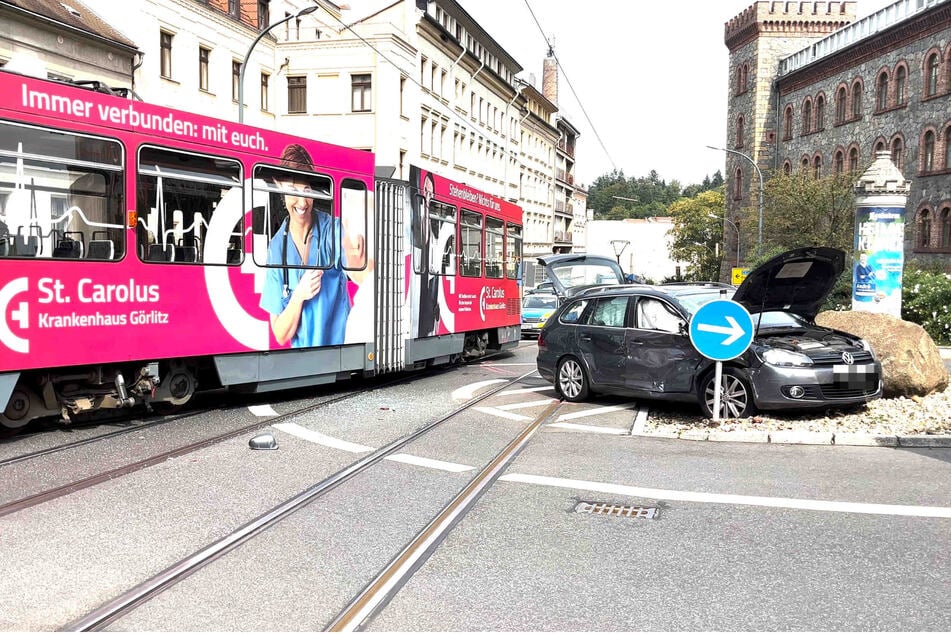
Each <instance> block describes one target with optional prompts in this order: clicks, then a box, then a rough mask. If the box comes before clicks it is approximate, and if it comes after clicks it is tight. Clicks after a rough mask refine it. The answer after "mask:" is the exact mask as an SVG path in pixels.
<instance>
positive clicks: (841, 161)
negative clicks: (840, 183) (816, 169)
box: [832, 150, 845, 176]
mask: <svg viewBox="0 0 951 634" xmlns="http://www.w3.org/2000/svg"><path fill="white" fill-rule="evenodd" d="M832 170H833V171H834V172H835V175H836V176H839V175H840V174H842V172H844V171H845V152H843V151H842V150H836V151H835V155H834V156H833V157H832Z"/></svg>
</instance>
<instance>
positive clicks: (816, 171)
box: [812, 154, 822, 179]
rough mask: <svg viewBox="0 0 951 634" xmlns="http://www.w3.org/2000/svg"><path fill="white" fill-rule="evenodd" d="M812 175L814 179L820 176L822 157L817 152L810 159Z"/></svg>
mask: <svg viewBox="0 0 951 634" xmlns="http://www.w3.org/2000/svg"><path fill="white" fill-rule="evenodd" d="M812 177H813V178H815V179H819V178H822V157H821V156H819V155H818V154H816V155H815V157H814V158H813V159H812Z"/></svg>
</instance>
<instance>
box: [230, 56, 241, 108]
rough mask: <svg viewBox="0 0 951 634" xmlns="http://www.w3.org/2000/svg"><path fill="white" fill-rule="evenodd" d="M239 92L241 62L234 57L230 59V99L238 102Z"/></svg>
mask: <svg viewBox="0 0 951 634" xmlns="http://www.w3.org/2000/svg"><path fill="white" fill-rule="evenodd" d="M240 92H241V62H239V61H238V60H236V59H233V60H231V100H232V101H234V102H235V103H238V95H239V94H240Z"/></svg>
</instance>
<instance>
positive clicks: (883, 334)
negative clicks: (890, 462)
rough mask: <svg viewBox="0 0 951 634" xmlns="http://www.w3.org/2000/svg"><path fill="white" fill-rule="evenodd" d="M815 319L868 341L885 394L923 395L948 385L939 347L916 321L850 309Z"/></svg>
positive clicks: (889, 395) (817, 321)
mask: <svg viewBox="0 0 951 634" xmlns="http://www.w3.org/2000/svg"><path fill="white" fill-rule="evenodd" d="M816 323H817V324H819V325H820V326H825V327H827V328H835V329H836V330H843V331H845V332H848V333H852V334H853V335H858V336H859V337H862V338H863V339H865V340H866V341H868V342H869V343H870V344H871V345H872V349H873V350H874V351H875V356H876V357H877V358H878V360H879V361H880V362H881V363H882V374H883V377H882V378H883V392H884V396H885V397H886V398H889V397H894V396H925V395H927V394H931V393H932V392H935V391H943V390H944V389H945V388H946V387H948V370H947V368H945V367H944V361H943V360H942V359H941V351H940V350H938V346H937V345H935V342H934V340H932V339H931V336H930V335H929V334H928V333H927V332H926V331H925V329H924V328H922V327H921V326H919V325H918V324H915V323H912V322H910V321H904V320H902V319H898V318H897V317H892V316H891V315H884V314H880V313H866V312H860V311H854V310H846V311H834V310H830V311H826V312H823V313H819V314H818V315H816Z"/></svg>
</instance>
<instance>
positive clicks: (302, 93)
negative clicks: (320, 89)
mask: <svg viewBox="0 0 951 634" xmlns="http://www.w3.org/2000/svg"><path fill="white" fill-rule="evenodd" d="M305 112H307V77H303V76H300V77H288V78H287V113H288V114H303V113H305Z"/></svg>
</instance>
